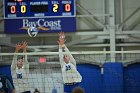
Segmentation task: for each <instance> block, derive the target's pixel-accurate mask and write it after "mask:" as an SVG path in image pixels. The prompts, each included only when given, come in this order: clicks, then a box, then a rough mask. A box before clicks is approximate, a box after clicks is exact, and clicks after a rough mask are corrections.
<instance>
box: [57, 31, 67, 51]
mask: <svg viewBox="0 0 140 93" xmlns="http://www.w3.org/2000/svg"><path fill="white" fill-rule="evenodd" d="M58 35H59V41H57V43H58V44H59V45H60V46H61V47H62V48H63V47H64V45H65V41H66V40H65V34H64V32H60V33H58Z"/></svg>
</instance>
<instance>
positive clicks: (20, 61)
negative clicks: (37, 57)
mask: <svg viewBox="0 0 140 93" xmlns="http://www.w3.org/2000/svg"><path fill="white" fill-rule="evenodd" d="M17 66H18V67H19V68H22V66H23V59H18V61H17Z"/></svg>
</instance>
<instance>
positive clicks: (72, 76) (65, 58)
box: [58, 32, 82, 85]
mask: <svg viewBox="0 0 140 93" xmlns="http://www.w3.org/2000/svg"><path fill="white" fill-rule="evenodd" d="M65 41H66V40H65V35H64V33H63V32H60V33H59V41H58V44H59V61H60V64H61V69H62V76H63V81H64V83H65V84H67V85H69V84H70V85H71V84H74V83H78V82H81V81H82V76H81V75H80V73H79V72H78V71H77V68H76V61H75V59H74V57H73V56H72V54H71V53H70V51H69V49H68V48H67V47H66V45H65V44H64V43H65ZM63 53H66V54H63Z"/></svg>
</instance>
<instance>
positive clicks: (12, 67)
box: [11, 54, 17, 69]
mask: <svg viewBox="0 0 140 93" xmlns="http://www.w3.org/2000/svg"><path fill="white" fill-rule="evenodd" d="M16 64H17V55H16V54H14V57H13V60H12V64H11V69H15V68H16Z"/></svg>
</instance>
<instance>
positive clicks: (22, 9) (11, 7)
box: [8, 5, 26, 14]
mask: <svg viewBox="0 0 140 93" xmlns="http://www.w3.org/2000/svg"><path fill="white" fill-rule="evenodd" d="M8 10H9V11H8V13H11V14H15V13H16V12H17V9H16V6H14V5H13V6H9V7H8ZM20 12H21V13H26V6H25V5H21V6H20Z"/></svg>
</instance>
